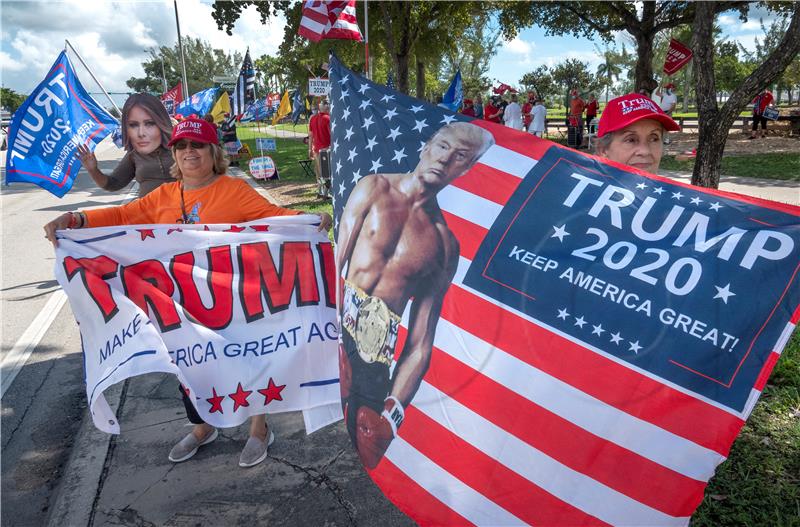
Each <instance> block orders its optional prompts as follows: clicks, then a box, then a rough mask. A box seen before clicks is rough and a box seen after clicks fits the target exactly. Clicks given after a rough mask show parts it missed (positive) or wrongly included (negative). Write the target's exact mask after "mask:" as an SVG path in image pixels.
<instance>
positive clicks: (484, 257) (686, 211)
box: [330, 57, 800, 525]
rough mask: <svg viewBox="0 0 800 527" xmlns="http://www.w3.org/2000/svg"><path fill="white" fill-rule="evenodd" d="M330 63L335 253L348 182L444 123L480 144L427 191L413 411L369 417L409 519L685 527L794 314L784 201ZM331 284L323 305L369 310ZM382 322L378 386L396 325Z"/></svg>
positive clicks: (793, 239)
mask: <svg viewBox="0 0 800 527" xmlns="http://www.w3.org/2000/svg"><path fill="white" fill-rule="evenodd" d="M330 66H331V68H330V77H331V84H332V93H331V100H332V105H333V107H332V110H331V117H332V125H331V128H332V145H331V152H332V154H331V155H332V174H333V191H334V215H335V221H336V224H335V226H336V231H337V240H338V241H339V242H340V243H339V244H338V245H337V253H338V252H339V251H342V250H344V249H343V247H342V246H341V240H342V233H341V232H339V229H341V227H342V224H341V222H342V221H343V220H342V218H343V215H344V216H346V215H347V212H345V206H347V207H348V209H349V208H350V207H352V206H354V205H357V204H354V203H350V202H348V199H349V198H350V194H351V192H352V191H353V189H354V187H355V186H356V184H358V183H359V181H361V180H362V179H363V178H374V177H376V176H374V174H398V175H399V174H408V173H411V172H413V171H414V170H415V167H417V164H418V162H419V161H420V153H421V152H422V151H423V148H424V147H425V145H426V142H427V141H429V140H430V139H431V137H432V136H433V134H434V133H436V131H437V130H438V129H440V128H441V127H443V126H446V125H449V124H451V123H454V122H472V123H473V124H474V125H476V126H478V127H481V128H482V129H485V130H488V131H489V132H490V133H491V135H492V136H493V138H494V145H493V146H491V147H490V148H489V149H488V150H487V151H486V152H485V153H484V154H483V155H482V156H481V157H480V158H479V160H478V162H477V163H476V164H475V165H474V166H473V167H472V168H471V169H470V170H468V171H467V172H466V173H465V174H464V175H462V176H461V177H459V178H457V179H455V180H454V181H453V182H452V183H451V184H449V185H448V186H446V187H444V188H443V189H442V190H441V191H440V192H439V193H438V195H437V201H438V206H439V207H440V208H441V215H442V216H443V218H444V221H445V222H446V225H447V229H449V231H450V232H451V233H452V234H453V235H454V237H455V239H456V240H457V241H458V253H459V254H458V255H457V269H456V270H455V273H454V277H453V279H452V283H451V284H450V285H449V287H448V288H447V291H446V294H445V296H444V300H443V302H442V307H441V314H440V317H439V319H438V322H437V323H436V325H435V335H434V338H433V342H432V351H431V353H430V358H429V364H428V365H427V368H426V369H425V371H424V375H423V377H422V380H421V382H420V383H419V387H418V389H417V391H416V393H415V394H414V396H413V399H412V400H411V403H410V404H408V405H407V406H406V407H405V409H404V414H403V415H401V414H400V413H398V411H397V410H398V409H397V406H396V404H395V401H393V400H392V399H391V398H390V397H387V406H386V408H387V411H384V412H383V414H381V412H380V409H378V410H377V414H376V415H377V416H380V417H379V418H378V417H376V418H375V420H376V421H377V420H378V419H380V420H381V424H382V425H385V424H386V423H384V421H386V422H389V421H391V427H390V428H391V432H390V435H389V438H390V442H389V446H388V449H386V451H385V454H383V455H382V457H379V458H378V462H377V464H376V466H374V468H371V469H370V468H368V472H369V475H370V476H371V477H372V479H373V480H374V481H375V482H376V483H377V485H378V486H379V487H380V488H381V489H382V490H383V492H384V493H385V494H386V496H387V497H388V498H389V499H390V500H392V502H394V503H395V504H396V505H397V506H398V507H399V508H400V509H401V510H403V511H404V512H405V513H406V514H408V515H409V516H410V517H411V518H413V519H414V520H415V521H417V522H419V523H420V524H424V525H429V524H437V525H441V524H445V525H469V524H475V525H516V524H533V525H686V524H688V522H689V519H690V517H691V515H692V513H693V511H694V510H695V509H696V507H697V506H698V505H699V503H700V502H701V500H702V499H703V493H704V490H705V488H706V485H707V482H708V480H709V479H710V478H711V477H712V476H713V474H714V471H715V468H716V467H717V465H719V464H720V463H721V462H723V461H724V460H725V459H726V456H727V455H728V452H729V450H730V447H731V444H732V443H733V441H734V439H735V438H736V436H737V434H738V433H739V431H740V429H741V428H742V426H743V425H744V422H745V420H746V419H747V417H748V415H749V414H750V413H751V411H752V410H753V407H754V405H755V403H756V401H757V400H758V398H759V396H760V394H761V390H762V389H763V388H764V386H765V384H766V381H767V378H768V376H769V374H770V372H771V370H772V368H773V366H774V365H775V363H776V361H777V360H778V358H779V356H780V353H781V350H782V349H783V347H784V346H785V344H786V342H787V341H788V339H789V337H790V335H791V333H792V331H793V330H794V328H795V325H796V324H797V321H798V319H800V309H798V305H800V287H798V281H797V278H798V276H797V275H798V271H799V270H800V219H799V217H800V208H798V207H793V206H789V205H783V204H778V203H774V202H769V201H764V200H758V199H754V198H748V197H745V196H741V195H735V194H731V193H726V192H721V191H717V190H711V189H703V188H698V187H692V186H689V185H685V184H682V183H679V182H675V181H672V180H669V179H667V178H663V177H659V176H655V175H652V174H647V173H644V172H640V171H637V170H636V169H633V168H630V167H625V166H623V165H618V164H615V163H613V162H607V161H606V162H604V161H603V160H600V159H598V158H596V157H593V156H591V155H586V154H580V153H577V152H575V151H572V150H569V149H566V148H563V147H561V146H559V145H556V144H554V143H551V142H548V141H545V140H541V139H538V138H536V137H533V136H531V135H528V134H525V133H522V132H518V131H514V130H510V129H508V128H505V127H502V126H495V125H494V124H492V123H488V122H486V121H481V120H472V119H470V118H468V117H465V116H462V115H459V114H454V113H452V112H450V111H448V110H445V109H442V108H438V107H434V106H432V105H429V104H426V103H424V102H421V101H419V100H417V99H413V98H411V97H408V96H405V95H402V94H399V93H397V92H394V91H392V90H390V89H388V88H386V87H385V86H382V85H377V84H374V83H372V82H370V81H369V80H367V79H365V78H363V77H361V76H360V75H358V74H356V73H354V72H352V71H350V70H348V69H346V68H345V67H344V66H343V65H342V64H341V63H340V62H339V61H338V60H337V59H336V58H335V57H334V58H332V60H331V63H330ZM351 201H352V200H351ZM376 232H379V231H369V233H370V235H373V236H374V235H376V234H375V233H376ZM365 250H369V249H368V248H367V249H365ZM384 250H386V248H384ZM389 250H390V251H391V250H393V249H392V248H391V247H390V248H389ZM338 257H339V256H338V255H337V258H338ZM339 263H340V264H341V261H340V262H339ZM343 271H346V270H345V269H342V268H340V269H339V272H340V273H342V274H343V275H344V273H343ZM347 287H348V286H347V285H346V284H343V286H342V288H341V289H342V290H340V293H339V294H340V304H341V300H342V299H341V296H347V295H350V296H351V297H352V298H360V300H358V301H359V302H361V303H362V305H364V304H365V303H366V302H365V299H366V300H370V302H371V301H372V300H374V299H371V298H369V296H367V297H363V295H362V296H361V297H358V293H357V292H356V293H353V291H352V289H351V290H350V292H347V291H348V289H347ZM343 291H344V292H343ZM353 295H355V296H353ZM378 304H380V302H378ZM411 304H413V300H412V301H411V302H409V305H411ZM370 305H371V306H374V305H375V303H374V302H372V303H371V304H370ZM375 312H377V311H375ZM350 315H351V313H349V312H346V313H345V317H347V316H350ZM397 315H401V319H400V321H399V328H398V330H397V336H396V343H393V345H394V355H393V356H392V357H391V365H390V366H389V374H390V375H391V374H393V373H396V372H397V364H398V360H400V359H402V354H403V353H405V350H404V344H405V339H406V336H407V335H408V332H409V319H410V317H412V316H413V315H412V313H410V310H409V308H408V306H406V309H405V312H403V313H402V314H400V313H397ZM358 316H359V317H360V316H362V315H361V314H359V315H358ZM341 324H342V325H343V327H347V326H348V324H351V325H352V324H354V322H353V319H352V318H351V319H350V320H347V321H345V320H342V321H341ZM355 325H356V326H357V325H358V321H356V322H355ZM341 333H342V335H345V333H346V331H345V329H342V331H341ZM356 334H358V332H357V331H356ZM365 334H367V335H368V334H369V333H368V332H365ZM359 353H360V351H359ZM340 354H341V350H340ZM340 360H341V359H340ZM351 360H352V357H351ZM356 360H358V359H356ZM340 368H341V363H340ZM348 374H349V373H348V372H346V371H345V370H344V369H342V371H341V375H340V376H341V377H342V384H343V387H344V385H345V381H346V376H347V375H348ZM352 375H353V379H352V383H353V385H354V386H355V385H356V379H355V373H353V374H352ZM394 382H397V381H396V379H394V378H391V379H390V381H389V383H390V385H391V384H392V383H394ZM354 389H355V388H354ZM388 395H389V394H388V393H387V396H388ZM349 411H351V412H352V411H355V410H354V409H353V408H350V409H349ZM346 419H347V417H346ZM359 419H360V415H359ZM359 423H361V421H360V420H359ZM360 427H361V424H359V429H358V430H359V431H358V432H357V433H361V432H363V431H362V430H361V428H360ZM392 436H393V439H392ZM379 456H380V454H379ZM363 459H364V457H362V460H363Z"/></svg>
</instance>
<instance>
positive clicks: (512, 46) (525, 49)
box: [503, 36, 536, 56]
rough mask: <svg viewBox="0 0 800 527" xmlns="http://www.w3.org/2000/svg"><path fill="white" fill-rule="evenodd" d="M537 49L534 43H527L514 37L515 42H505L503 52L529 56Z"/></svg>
mask: <svg viewBox="0 0 800 527" xmlns="http://www.w3.org/2000/svg"><path fill="white" fill-rule="evenodd" d="M535 47H536V43H534V42H526V41H524V40H522V39H521V38H519V37H518V36H517V37H514V39H513V40H507V41H505V42H503V51H506V52H508V53H513V54H515V55H526V56H527V55H528V54H529V53H530V52H531V51H533V49H534V48H535Z"/></svg>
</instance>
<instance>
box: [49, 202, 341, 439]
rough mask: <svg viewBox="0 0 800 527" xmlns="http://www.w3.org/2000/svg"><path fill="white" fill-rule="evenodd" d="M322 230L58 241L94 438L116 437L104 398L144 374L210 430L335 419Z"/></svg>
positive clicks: (150, 231) (120, 231)
mask: <svg viewBox="0 0 800 527" xmlns="http://www.w3.org/2000/svg"><path fill="white" fill-rule="evenodd" d="M318 221H319V220H318V218H317V217H316V216H286V217H276V218H266V219H262V220H258V221H255V222H250V223H243V224H241V225H126V226H119V227H102V228H95V229H80V230H67V231H59V232H58V238H59V245H58V249H57V250H56V257H57V258H56V265H55V274H56V278H57V279H58V282H59V284H61V287H63V288H64V291H65V292H66V294H67V297H68V298H69V302H70V306H71V307H72V312H73V314H74V315H75V318H76V320H77V322H78V324H79V326H80V332H81V342H82V346H83V353H84V357H85V361H84V363H85V367H86V395H87V399H88V401H89V410H90V413H91V415H92V419H93V421H94V424H95V426H96V427H97V428H98V429H100V430H103V431H105V432H109V433H119V431H120V426H119V423H118V422H117V421H116V417H115V416H114V413H113V412H112V411H111V409H110V408H109V405H108V403H107V402H106V400H105V398H104V396H103V392H104V391H105V390H106V389H108V387H110V386H111V385H113V384H116V383H118V382H121V381H123V380H125V379H127V378H130V377H134V376H136V375H141V374H143V373H151V372H165V373H172V374H174V375H175V376H176V377H177V378H178V379H179V380H180V382H181V384H182V385H183V387H184V389H185V391H187V393H188V394H189V398H190V399H191V401H192V402H193V403H194V405H195V408H196V409H197V412H198V414H199V415H200V417H202V419H203V420H204V421H205V422H207V423H209V424H211V425H213V426H217V427H232V426H237V425H239V424H241V423H243V422H244V421H245V420H246V419H247V418H248V417H250V416H252V415H258V414H263V413H278V412H287V411H293V410H302V411H303V412H304V417H305V424H306V430H307V431H308V432H309V433H310V432H312V431H314V430H315V429H317V428H319V427H321V426H324V425H326V424H328V423H330V422H333V421H336V420H338V419H341V407H340V400H339V387H338V384H339V378H338V371H337V362H336V341H337V338H338V330H337V325H336V321H335V310H334V306H335V302H336V300H335V298H336V290H335V285H334V284H335V281H334V276H335V271H334V260H333V250H332V248H331V243H330V241H329V240H328V237H327V235H326V233H324V232H323V233H320V232H318V231H317V226H316V225H314V224H313V223H314V222H318Z"/></svg>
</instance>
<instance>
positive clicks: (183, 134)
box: [167, 117, 219, 146]
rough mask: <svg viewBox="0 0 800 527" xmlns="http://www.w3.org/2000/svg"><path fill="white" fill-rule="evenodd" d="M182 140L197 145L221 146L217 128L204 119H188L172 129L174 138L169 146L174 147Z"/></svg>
mask: <svg viewBox="0 0 800 527" xmlns="http://www.w3.org/2000/svg"><path fill="white" fill-rule="evenodd" d="M181 139H188V140H189V141H194V142H196V143H211V144H214V145H218V144H219V138H218V137H217V127H216V126H214V125H213V124H211V123H209V122H208V121H206V120H203V119H197V118H196V117H188V118H186V119H184V120H183V121H181V122H180V123H178V125H177V126H175V127H173V128H172V138H171V139H170V140H169V143H167V146H172V145H174V144H175V143H177V142H178V141H180V140H181Z"/></svg>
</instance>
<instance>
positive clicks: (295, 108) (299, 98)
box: [292, 90, 305, 124]
mask: <svg viewBox="0 0 800 527" xmlns="http://www.w3.org/2000/svg"><path fill="white" fill-rule="evenodd" d="M304 106H305V105H304V104H303V92H301V91H300V90H295V91H294V98H293V100H292V123H294V124H297V121H299V120H300V114H301V113H303V108H304Z"/></svg>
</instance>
